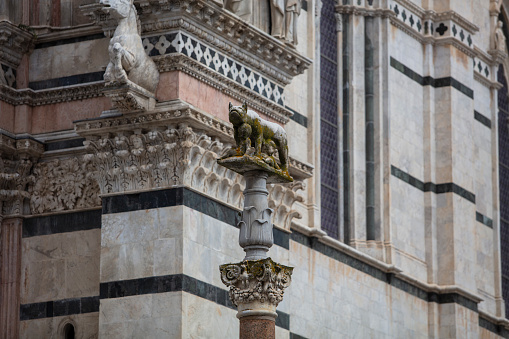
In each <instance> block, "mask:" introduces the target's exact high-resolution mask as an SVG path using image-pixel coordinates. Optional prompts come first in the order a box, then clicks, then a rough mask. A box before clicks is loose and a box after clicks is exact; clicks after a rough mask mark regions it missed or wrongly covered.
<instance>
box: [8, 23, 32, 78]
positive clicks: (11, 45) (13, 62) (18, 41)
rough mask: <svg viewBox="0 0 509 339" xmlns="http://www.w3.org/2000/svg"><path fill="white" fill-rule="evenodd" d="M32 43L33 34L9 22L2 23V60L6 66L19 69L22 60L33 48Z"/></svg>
mask: <svg viewBox="0 0 509 339" xmlns="http://www.w3.org/2000/svg"><path fill="white" fill-rule="evenodd" d="M32 41H33V34H32V33H29V32H28V31H26V30H23V29H21V28H19V27H18V26H15V25H13V24H12V23H10V22H9V21H0V60H1V61H2V62H4V63H5V64H7V65H9V66H10V67H13V68H18V66H19V63H20V62H21V58H22V57H23V55H24V54H25V53H27V52H28V51H29V49H30V48H31V45H32Z"/></svg>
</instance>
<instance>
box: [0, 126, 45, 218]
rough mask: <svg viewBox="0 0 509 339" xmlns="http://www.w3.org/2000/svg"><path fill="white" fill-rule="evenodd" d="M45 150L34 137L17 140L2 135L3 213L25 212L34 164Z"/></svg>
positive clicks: (0, 187) (0, 178)
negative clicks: (24, 205) (28, 186)
mask: <svg viewBox="0 0 509 339" xmlns="http://www.w3.org/2000/svg"><path fill="white" fill-rule="evenodd" d="M43 151H44V147H43V145H42V144H40V143H38V142H37V141H34V140H32V139H20V140H15V139H14V138H11V137H9V136H7V135H4V134H2V135H0V153H1V155H2V156H1V157H0V207H1V211H0V212H1V214H3V215H4V216H5V215H21V214H23V203H24V200H25V199H27V198H29V197H30V195H29V193H28V192H27V190H26V188H27V185H28V184H29V183H31V182H32V181H33V179H34V178H33V176H32V175H31V172H30V171H31V169H32V164H33V163H34V162H35V159H36V158H38V157H39V156H40V155H41V154H42V153H43Z"/></svg>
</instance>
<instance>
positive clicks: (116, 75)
mask: <svg viewBox="0 0 509 339" xmlns="http://www.w3.org/2000/svg"><path fill="white" fill-rule="evenodd" d="M100 4H101V5H103V6H104V7H102V11H103V12H105V13H107V14H109V15H110V17H112V18H115V19H116V20H118V21H117V27H116V29H115V33H114V34H113V37H112V38H111V40H110V45H109V47H108V52H109V55H110V62H109V64H108V67H106V71H105V72H104V81H105V82H106V85H111V84H114V85H115V86H117V85H118V84H122V85H123V84H126V83H128V81H130V82H132V83H134V84H136V85H137V86H140V87H141V88H143V89H145V90H147V91H149V92H151V93H155V91H156V88H157V84H158V83H159V72H158V71H157V67H156V65H155V64H154V61H153V60H152V59H151V58H150V57H149V56H148V55H147V54H146V53H145V49H144V48H143V45H142V43H141V37H140V33H141V27H140V26H139V24H140V22H139V20H138V14H137V12H136V8H135V7H134V4H133V0H100ZM128 87H129V90H131V87H132V86H128ZM139 92H140V91H139V90H136V91H135V96H133V95H131V96H129V97H130V98H131V100H132V99H134V100H135V101H138V100H136V95H139V94H140V93H139Z"/></svg>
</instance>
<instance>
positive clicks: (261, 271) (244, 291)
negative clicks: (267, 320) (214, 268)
mask: <svg viewBox="0 0 509 339" xmlns="http://www.w3.org/2000/svg"><path fill="white" fill-rule="evenodd" d="M219 270H220V271H221V281H222V282H223V284H225V285H226V286H227V287H229V289H230V292H229V295H230V300H231V301H232V303H233V304H234V305H235V306H237V308H238V315H237V317H242V316H249V315H250V311H252V310H253V309H256V310H258V312H261V311H260V310H264V311H265V312H267V314H266V315H270V314H269V313H273V314H274V315H275V311H276V306H277V305H278V304H279V303H280V302H281V301H282V300H283V294H284V290H285V289H286V288H287V287H288V286H290V283H291V281H292V272H293V267H288V266H283V265H281V264H278V263H276V262H274V261H272V259H271V258H267V259H262V260H253V261H251V260H246V261H243V262H240V263H236V264H225V265H221V266H220V267H219ZM256 315H259V314H256Z"/></svg>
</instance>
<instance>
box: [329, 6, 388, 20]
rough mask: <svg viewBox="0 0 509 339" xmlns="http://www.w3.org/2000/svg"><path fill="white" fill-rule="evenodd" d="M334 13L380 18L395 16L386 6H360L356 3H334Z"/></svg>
mask: <svg viewBox="0 0 509 339" xmlns="http://www.w3.org/2000/svg"><path fill="white" fill-rule="evenodd" d="M336 13H340V14H348V15H356V16H370V17H382V18H389V17H392V16H395V14H394V12H393V11H391V10H390V9H388V8H376V7H361V6H356V5H336Z"/></svg>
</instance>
